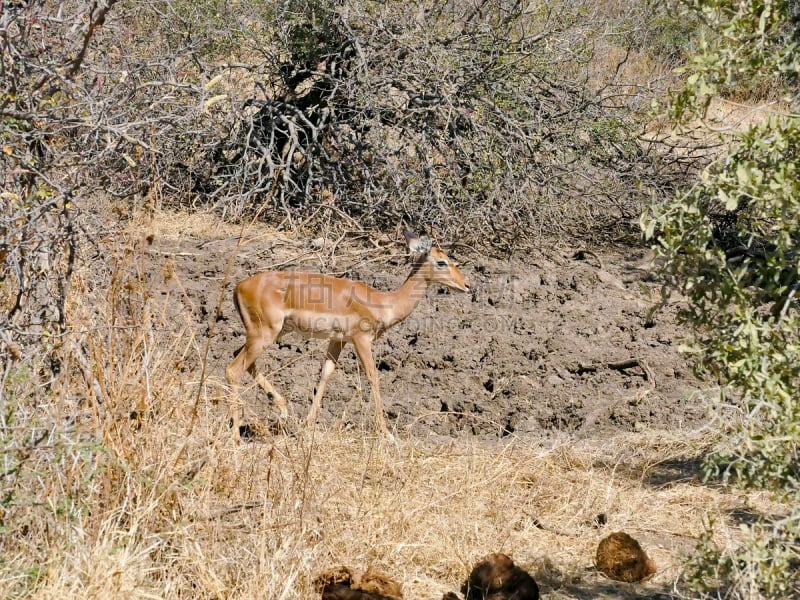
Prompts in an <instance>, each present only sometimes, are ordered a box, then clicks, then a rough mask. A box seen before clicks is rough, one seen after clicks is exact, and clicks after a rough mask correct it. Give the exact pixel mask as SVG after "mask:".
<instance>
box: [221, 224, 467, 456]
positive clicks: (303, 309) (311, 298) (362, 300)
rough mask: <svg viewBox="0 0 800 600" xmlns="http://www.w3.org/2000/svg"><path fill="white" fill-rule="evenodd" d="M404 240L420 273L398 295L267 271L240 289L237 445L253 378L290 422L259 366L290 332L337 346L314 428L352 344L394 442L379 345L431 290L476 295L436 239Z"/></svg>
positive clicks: (231, 368)
mask: <svg viewBox="0 0 800 600" xmlns="http://www.w3.org/2000/svg"><path fill="white" fill-rule="evenodd" d="M404 236H405V238H406V243H407V244H408V247H409V250H411V252H412V254H413V256H414V266H413V269H412V270H411V274H410V275H409V276H408V279H406V281H405V283H403V285H401V286H400V287H399V288H398V289H397V290H395V291H393V292H382V291H380V290H376V289H375V288H373V287H370V286H369V285H367V284H366V283H364V282H362V281H353V280H350V279H343V278H338V277H330V276H328V275H322V274H319V273H306V272H302V271H267V272H264V273H259V274H257V275H253V276H252V277H249V278H247V279H245V280H243V281H241V282H240V283H239V285H237V286H236V290H235V291H234V294H233V303H234V305H235V306H236V309H237V310H238V311H239V316H240V317H241V318H242V323H243V324H244V328H245V332H246V335H247V339H246V341H245V343H244V346H242V347H241V348H240V349H239V350H238V352H237V354H236V355H235V357H234V359H233V361H232V362H231V363H230V364H229V365H228V367H227V369H225V377H226V379H227V380H228V384H229V385H230V386H231V404H230V410H231V413H232V414H231V417H232V428H233V436H234V439H235V440H238V438H239V435H240V434H239V427H240V424H241V416H242V414H243V408H244V407H243V405H242V403H241V401H240V399H239V382H240V381H241V379H242V376H243V375H244V372H245V371H248V372H249V373H250V375H251V376H252V377H253V378H254V379H255V381H256V382H257V383H258V385H259V386H261V388H262V389H263V390H264V391H265V392H266V393H267V398H269V399H270V400H273V401H274V402H275V403H276V404H277V405H278V407H279V409H280V412H281V419H286V418H287V417H288V410H287V406H286V401H285V400H284V399H283V397H282V396H281V395H280V394H279V393H278V392H277V391H275V388H273V387H272V384H271V383H270V382H269V381H267V379H266V378H265V377H264V376H263V375H262V374H261V373H259V372H258V370H257V369H256V359H257V358H258V356H259V355H260V354H261V352H262V351H263V350H264V348H266V347H267V346H269V345H270V344H272V343H273V342H275V341H276V340H277V339H279V338H280V337H281V336H282V335H284V334H286V333H290V332H296V333H300V334H301V335H302V336H303V337H306V338H319V339H325V340H329V342H328V350H327V352H326V353H325V360H324V362H323V364H322V374H321V376H320V379H319V383H318V384H317V387H316V388H314V399H313V401H312V403H311V410H310V412H309V413H308V419H307V421H308V423H309V424H312V423H315V422H316V420H317V417H318V416H319V411H320V408H321V406H322V396H323V394H324V393H325V386H326V385H327V384H328V380H329V379H330V377H331V375H332V374H333V372H334V370H335V369H336V365H337V362H338V360H339V354H340V353H341V351H342V348H343V347H344V345H345V344H346V343H347V342H352V343H353V346H355V349H356V354H357V355H358V358H359V360H360V361H361V364H362V365H363V367H364V371H366V373H367V378H368V379H369V382H370V386H371V388H372V399H373V401H374V402H375V419H376V422H377V426H378V429H379V430H380V432H381V433H382V434H383V435H385V436H386V437H388V438H390V439H391V437H392V436H391V434H390V433H389V430H388V429H387V427H386V419H385V418H384V415H383V402H382V401H381V392H380V385H379V383H378V370H377V369H376V368H375V360H374V358H373V356H372V342H373V341H374V340H376V339H378V338H379V337H380V336H381V335H383V334H384V332H386V330H388V329H389V328H390V327H393V326H395V325H397V324H398V323H401V322H402V321H403V320H405V319H406V318H407V317H408V316H409V315H410V314H411V312H412V311H413V310H414V308H416V306H417V304H419V302H420V300H422V298H423V297H424V296H425V291H426V290H427V288H428V286H429V285H431V284H433V283H439V284H442V285H445V286H447V287H449V288H453V289H456V290H461V291H467V290H469V285H468V284H467V279H466V277H464V275H463V273H461V271H459V270H458V268H456V266H455V265H454V264H453V261H452V260H450V257H448V256H447V254H445V253H444V252H442V250H440V249H439V248H437V247H435V246H434V245H433V242H432V241H431V239H430V238H427V237H418V236H417V235H416V234H414V233H411V232H409V231H406V232H405V233H404Z"/></svg>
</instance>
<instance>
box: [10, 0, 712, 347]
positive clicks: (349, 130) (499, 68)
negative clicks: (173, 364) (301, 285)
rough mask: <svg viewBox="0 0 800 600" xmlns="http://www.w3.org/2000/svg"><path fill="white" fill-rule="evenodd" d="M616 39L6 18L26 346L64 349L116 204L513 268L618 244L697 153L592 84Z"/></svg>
mask: <svg viewBox="0 0 800 600" xmlns="http://www.w3.org/2000/svg"><path fill="white" fill-rule="evenodd" d="M620 18H621V17H620ZM626 18H627V17H626ZM603 19H605V20H603ZM601 22H602V23H606V24H607V25H608V26H609V30H610V31H611V30H613V29H614V23H612V22H610V21H609V20H608V17H606V16H602V15H593V14H591V11H588V10H587V7H586V5H585V2H583V1H582V0H568V1H566V2H562V3H558V4H552V3H541V4H536V3H533V4H530V3H528V4H525V3H520V2H517V1H516V0H464V1H461V0H454V1H451V2H445V3H441V2H439V3H433V2H423V3H421V4H418V5H415V10H413V11H409V10H408V7H407V5H406V4H405V3H392V2H388V3H377V4H376V3H365V2H362V1H361V0H348V1H339V0H337V1H333V0H290V1H288V2H282V3H264V2H240V3H236V4H235V5H234V6H228V5H227V4H225V5H223V4H221V3H220V2H218V0H204V1H203V2H199V3H195V2H188V0H150V1H149V2H146V3H136V4H135V5H134V4H131V5H128V4H126V3H118V2H116V1H114V0H105V1H100V0H73V1H71V2H66V3H46V2H18V3H11V4H8V3H7V4H5V5H4V8H3V11H2V13H1V14H0V51H2V61H1V62H0V75H2V81H3V84H4V88H3V94H2V97H0V118H2V119H3V121H2V123H3V127H2V130H1V131H0V142H1V143H2V152H0V181H2V195H1V196H0V202H1V204H0V208H1V209H2V210H0V234H2V239H1V240H0V277H2V278H3V287H2V293H0V318H2V327H3V330H4V331H3V337H4V338H5V339H12V338H13V339H16V340H17V342H19V340H21V339H25V340H27V341H33V340H35V339H40V338H41V336H43V335H45V336H53V335H55V336H58V335H61V334H63V333H64V332H65V330H66V328H67V325H68V323H67V321H68V318H67V317H66V316H65V314H66V312H67V309H66V307H65V299H66V298H67V296H68V290H69V286H70V280H71V277H72V273H73V272H74V270H75V265H76V264H77V263H79V262H80V261H81V260H83V259H88V258H90V257H91V256H92V251H91V247H92V244H93V242H94V241H95V240H97V239H98V238H99V237H101V236H102V235H103V231H102V228H103V227H104V226H101V225H100V223H102V222H105V223H108V222H109V221H108V220H103V219H95V215H97V214H98V213H102V212H103V211H108V210H116V211H121V212H123V213H128V212H129V211H130V208H131V207H140V208H141V207H144V208H146V207H149V206H157V205H158V204H160V203H162V202H164V203H171V204H172V205H179V206H181V207H184V208H192V207H194V206H196V205H198V204H203V205H205V206H211V207H214V208H215V209H216V210H217V211H218V213H219V214H220V215H221V216H223V217H232V218H239V217H241V216H242V215H244V214H247V213H251V214H252V213H254V212H256V211H257V210H258V209H259V207H262V206H263V205H264V202H265V201H267V207H266V210H264V211H263V213H262V215H263V218H265V219H267V220H269V221H271V222H272V223H274V224H275V225H279V226H284V227H288V228H297V229H303V228H307V229H310V228H315V229H319V228H326V227H340V228H341V227H342V226H344V227H346V228H347V229H349V230H354V229H356V230H378V229H384V228H387V227H395V226H396V225H397V224H398V222H399V221H406V222H408V223H413V224H414V225H415V226H419V227H422V228H425V229H429V230H433V231H436V232H438V233H440V234H441V235H443V236H446V237H449V238H452V239H460V240H461V241H462V242H463V243H465V244H471V245H478V246H481V247H483V248H491V249H492V250H493V251H495V252H499V253H508V252H513V251H515V250H516V249H518V248H520V247H524V246H525V245H528V244H530V243H533V242H535V241H536V240H537V239H539V238H540V236H541V234H569V235H575V234H576V233H578V234H584V235H591V236H595V235H606V234H607V232H609V231H614V232H616V233H618V232H619V231H620V227H622V229H624V227H625V226H626V225H631V224H632V223H635V221H636V218H637V216H638V214H639V212H640V209H641V207H642V206H643V204H644V203H645V202H649V201H650V200H651V198H652V197H653V196H656V197H661V196H664V195H667V194H670V193H671V191H672V189H673V188H674V186H675V185H676V182H680V181H681V180H682V177H683V175H684V174H685V172H686V171H687V170H690V169H691V168H693V166H694V165H695V164H696V162H697V158H696V156H694V155H691V154H689V153H685V152H680V151H675V152H672V151H665V150H664V147H663V146H661V147H659V146H658V142H656V141H654V140H656V139H657V138H655V137H653V136H650V137H647V138H644V137H642V136H640V133H641V130H642V129H641V121H640V120H639V119H638V118H637V115H639V114H641V112H640V109H641V108H642V107H643V106H644V105H645V104H646V102H645V101H646V100H648V99H649V98H646V97H644V96H642V95H641V94H640V93H639V92H640V88H637V87H636V86H633V85H631V84H625V85H622V83H621V81H619V80H618V78H615V77H616V75H613V76H611V78H610V79H609V78H606V79H602V80H601V79H599V78H597V77H595V76H594V75H593V70H596V69H597V68H598V67H597V66H596V65H595V64H594V63H593V61H596V59H597V57H596V52H595V46H596V44H597V43H598V37H597V35H596V32H595V29H596V28H597V24H598V23H601ZM144 32H146V35H145V34H144ZM620 39H622V38H620ZM619 43H620V44H622V45H623V46H624V45H625V44H626V43H627V42H625V41H624V40H622V41H620V42H619ZM631 48H633V44H629V47H627V49H623V50H624V51H623V52H621V54H620V56H619V57H618V58H617V59H615V60H616V64H615V67H614V69H613V72H614V73H616V74H618V73H619V72H621V71H622V67H623V66H624V64H625V62H626V61H627V60H628V56H629V55H630V52H632V51H633V50H631ZM273 189H275V191H276V193H275V194H274V196H273V195H272V190H273ZM616 233H615V234H616Z"/></svg>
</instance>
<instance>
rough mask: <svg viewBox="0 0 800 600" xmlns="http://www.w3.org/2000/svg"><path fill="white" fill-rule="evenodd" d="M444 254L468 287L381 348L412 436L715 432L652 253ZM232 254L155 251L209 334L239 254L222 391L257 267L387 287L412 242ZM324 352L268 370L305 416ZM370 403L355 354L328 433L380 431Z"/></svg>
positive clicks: (338, 380) (197, 241)
mask: <svg viewBox="0 0 800 600" xmlns="http://www.w3.org/2000/svg"><path fill="white" fill-rule="evenodd" d="M228 233H233V232H230V231H228ZM442 242H443V243H445V246H444V248H445V249H446V251H448V252H449V253H450V254H451V256H453V257H454V258H455V259H456V260H457V261H459V263H460V267H461V269H462V271H463V272H464V273H465V274H466V275H467V277H468V278H469V280H470V284H471V286H472V288H473V291H472V292H471V293H468V294H462V293H458V292H450V291H448V290H445V289H442V288H438V287H432V288H430V289H429V291H428V295H427V298H426V299H424V300H423V301H422V302H421V303H420V305H419V306H418V308H417V309H416V311H415V312H414V313H412V315H411V316H410V317H409V318H408V319H407V320H406V321H405V322H404V323H402V324H400V325H398V326H397V327H395V328H394V329H392V330H390V331H389V332H388V333H387V334H386V335H385V336H383V337H382V338H381V339H380V340H379V341H378V342H377V343H376V344H375V358H376V363H377V365H378V369H379V371H380V379H381V386H382V392H383V397H384V403H385V409H386V412H387V416H388V420H389V423H390V427H391V428H393V429H394V430H396V431H397V433H398V434H399V435H400V436H401V437H404V436H415V437H421V438H425V437H430V436H463V435H468V436H478V437H480V438H481V439H497V438H501V437H504V436H509V435H518V436H530V435H533V436H537V437H540V436H543V435H554V434H557V433H567V434H569V435H570V436H573V437H577V438H587V437H588V438H591V437H597V436H605V435H609V434H612V433H614V432H620V431H640V430H645V429H670V430H673V431H680V430H688V429H693V428H696V427H697V426H699V425H700V424H702V423H703V422H704V419H705V418H706V416H707V405H706V404H705V403H704V402H703V401H701V400H699V397H698V394H697V393H696V391H697V387H698V384H697V382H696V381H695V380H694V379H693V377H692V374H691V371H690V369H689V368H688V367H687V365H686V362H685V360H684V359H683V358H682V357H681V356H680V355H679V353H678V345H679V342H680V335H681V332H680V331H679V329H677V327H676V323H675V319H674V311H673V310H672V309H671V308H667V309H666V310H664V311H662V312H658V313H656V314H651V312H652V311H651V309H652V308H653V305H654V304H655V303H656V302H657V300H658V297H659V290H658V285H657V284H656V283H653V282H651V281H650V280H649V278H650V273H649V270H648V265H647V263H646V261H645V260H643V251H641V250H631V249H624V250H613V249H604V250H602V251H601V250H598V251H597V252H584V251H581V250H580V249H577V248H565V247H558V248H551V249H546V250H542V251H540V252H537V253H535V254H526V255H524V256H517V257H512V258H510V259H508V260H498V259H493V258H484V257H482V256H480V255H479V254H477V253H475V252H473V251H471V250H467V249H462V248H458V247H457V246H454V247H448V246H447V245H446V242H447V240H442ZM236 244H237V235H236V234H233V235H227V236H224V237H219V238H218V239H213V238H212V239H208V238H204V237H198V238H192V237H191V236H180V237H176V236H156V238H155V241H154V243H153V245H152V246H151V247H150V250H149V258H150V259H151V271H152V277H153V280H154V281H156V280H157V279H158V278H159V276H160V273H161V271H162V267H163V263H164V262H166V261H171V262H172V263H173V264H174V272H175V274H176V275H177V276H178V278H177V279H178V280H179V281H180V283H181V284H182V285H183V287H184V288H185V292H186V296H187V298H188V300H189V301H190V302H191V303H192V305H193V307H194V317H195V322H196V326H197V330H198V332H205V331H207V330H209V327H210V324H211V322H212V321H213V320H214V317H215V315H216V311H217V305H218V303H219V300H220V294H221V293H222V287H223V282H224V281H225V272H226V266H227V264H228V262H229V260H230V258H231V256H232V254H234V253H236V254H237V256H236V258H235V261H234V262H233V266H232V269H231V270H230V274H229V277H228V283H229V285H228V288H227V290H226V291H225V298H224V301H223V302H222V309H221V313H220V315H219V318H218V321H217V322H216V324H215V325H214V330H213V343H212V345H211V348H210V354H209V371H208V373H209V376H210V378H211V379H212V380H214V381H216V382H218V383H219V389H220V394H223V395H224V393H226V392H225V391H224V385H223V383H224V368H225V365H226V364H227V363H228V362H229V361H230V360H231V358H232V354H233V352H234V351H235V350H236V349H237V348H239V347H240V346H241V345H242V343H243V342H244V329H243V326H242V324H241V322H240V320H239V316H238V315H237V314H236V311H235V309H234V307H233V304H232V302H231V300H230V296H231V294H230V290H231V289H232V286H233V285H235V282H237V281H239V280H241V279H243V278H244V277H246V276H248V275H251V274H254V273H256V272H258V271H260V270H268V269H272V268H280V269H303V270H311V271H318V272H319V271H321V272H325V273H328V274H334V275H341V276H346V277H349V278H353V279H360V280H363V281H366V282H367V283H369V284H371V285H373V286H374V287H377V288H380V289H386V290H388V289H393V288H396V287H397V286H399V285H400V284H401V283H402V282H403V280H404V278H405V277H406V276H407V274H408V272H409V269H410V267H409V264H408V260H407V257H406V254H405V246H404V244H402V241H401V239H400V240H388V239H386V238H384V239H382V240H373V241H372V243H370V242H369V240H366V239H361V240H357V241H356V242H348V241H345V240H339V241H338V242H335V241H332V240H324V239H321V238H320V239H316V240H304V239H293V238H290V237H287V236H284V235H281V234H279V233H275V232H269V231H262V232H261V233H260V234H257V235H251V238H250V240H249V241H248V242H247V243H245V244H244V245H243V246H242V247H240V248H239V249H238V251H237V248H236ZM174 286H175V279H173V280H172V281H168V282H167V283H166V284H164V286H163V289H162V293H164V294H166V293H168V291H169V290H170V288H171V287H174ZM325 347H326V342H324V341H318V340H310V341H306V340H303V339H302V338H300V337H293V336H287V337H285V338H283V339H281V340H280V341H279V342H278V343H276V344H273V345H272V346H270V347H269V348H268V349H267V350H266V351H265V352H264V354H263V356H262V357H261V359H260V360H259V363H258V364H259V367H260V368H261V370H262V372H264V373H265V374H267V377H268V378H269V379H270V380H271V381H272V382H273V384H274V385H275V386H276V388H277V389H278V390H279V391H280V392H281V393H282V394H283V395H284V396H285V397H286V398H287V399H290V410H291V411H292V412H293V414H294V416H296V417H297V418H298V419H302V418H304V417H305V415H306V414H307V411H308V409H309V407H310V402H311V397H312V394H313V388H314V385H315V384H316V381H317V378H318V376H319V371H320V368H321V363H322V359H323V354H324V350H325ZM248 383H249V384H252V380H251V379H250V378H249V376H245V384H248ZM243 396H244V397H245V399H246V402H247V405H248V408H249V409H252V410H254V411H256V412H257V414H258V417H260V418H261V419H262V420H266V421H269V420H270V419H274V418H275V417H276V415H277V412H276V411H275V407H273V406H270V405H269V403H268V402H267V399H266V396H265V395H264V394H263V392H261V391H260V390H258V391H257V388H256V387H255V386H251V387H249V389H247V390H245V391H244V393H243ZM370 402H371V400H370V396H369V389H368V382H367V379H366V377H365V376H364V375H363V373H360V365H359V364H358V361H357V359H356V358H355V354H354V352H353V350H352V348H349V347H346V348H345V351H344V352H343V354H342V357H341V359H340V368H339V369H338V370H337V372H336V373H335V374H334V376H333V378H332V380H331V382H330V386H329V389H328V391H327V393H326V396H325V398H324V401H323V413H322V416H321V418H320V423H321V425H322V426H323V427H328V428H344V429H349V428H356V429H359V430H360V429H361V428H364V429H365V430H367V431H369V430H370V429H371V428H372V426H373V415H374V410H373V407H372V406H371V405H370Z"/></svg>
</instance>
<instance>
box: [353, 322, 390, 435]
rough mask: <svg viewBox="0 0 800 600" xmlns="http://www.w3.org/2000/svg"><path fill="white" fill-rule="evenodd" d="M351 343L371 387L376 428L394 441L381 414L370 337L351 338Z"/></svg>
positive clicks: (376, 372)
mask: <svg viewBox="0 0 800 600" xmlns="http://www.w3.org/2000/svg"><path fill="white" fill-rule="evenodd" d="M353 345H354V346H355V347H356V354H358V359H359V360H360V361H361V364H362V365H363V366H364V370H365V371H366V372H367V378H368V379H369V383H370V386H371V387H372V400H373V401H374V403H375V422H376V424H377V426H378V430H379V431H380V432H381V434H383V436H384V437H386V438H388V439H389V440H391V441H394V436H393V435H392V434H391V433H389V428H388V427H387V426H386V417H385V416H384V414H383V400H382V399H381V388H380V381H379V379H378V369H377V368H376V367H375V358H374V357H373V356H372V338H370V337H359V338H353Z"/></svg>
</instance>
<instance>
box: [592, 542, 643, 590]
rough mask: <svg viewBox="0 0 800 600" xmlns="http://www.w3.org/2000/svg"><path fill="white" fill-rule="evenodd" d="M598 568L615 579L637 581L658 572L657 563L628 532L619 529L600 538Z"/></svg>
mask: <svg viewBox="0 0 800 600" xmlns="http://www.w3.org/2000/svg"><path fill="white" fill-rule="evenodd" d="M595 564H596V566H597V570H598V571H600V572H602V573H603V574H604V575H606V576H607V577H609V578H610V579H614V580H615V581H624V582H626V583H637V582H640V581H644V580H646V579H649V578H650V577H652V576H653V575H655V573H656V565H655V563H654V562H653V561H652V560H650V557H648V556H647V553H645V551H644V550H642V547H641V546H640V545H639V542H637V541H636V540H635V539H633V538H632V537H631V536H629V535H628V534H627V533H625V532H622V531H617V532H615V533H612V534H611V535H609V536H608V537H605V538H603V539H602V540H600V544H598V546H597V555H596V557H595Z"/></svg>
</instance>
